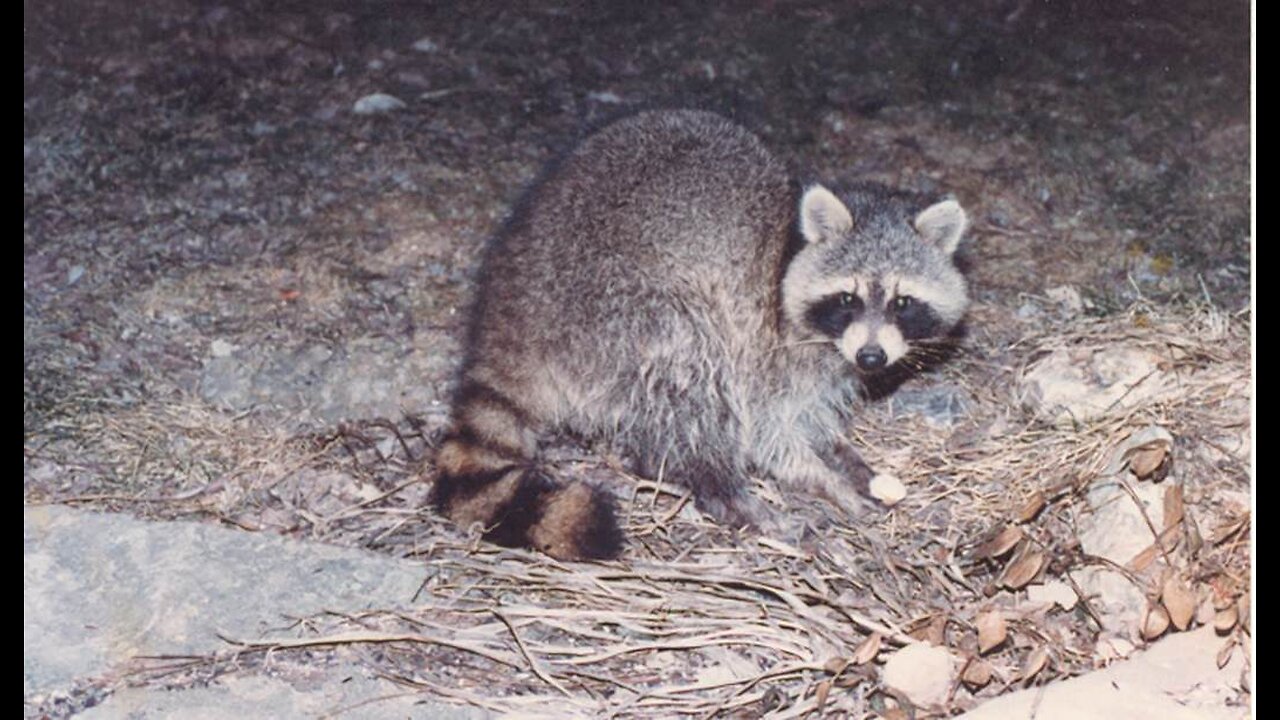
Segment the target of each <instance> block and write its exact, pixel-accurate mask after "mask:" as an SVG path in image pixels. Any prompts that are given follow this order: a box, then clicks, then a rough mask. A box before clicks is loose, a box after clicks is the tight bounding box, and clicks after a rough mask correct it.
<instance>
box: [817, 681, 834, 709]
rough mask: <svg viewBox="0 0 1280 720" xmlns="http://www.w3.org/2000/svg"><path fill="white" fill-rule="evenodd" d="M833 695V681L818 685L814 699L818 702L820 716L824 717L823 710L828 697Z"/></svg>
mask: <svg viewBox="0 0 1280 720" xmlns="http://www.w3.org/2000/svg"><path fill="white" fill-rule="evenodd" d="M830 694H831V681H830V680H823V681H822V682H820V683H818V686H817V688H816V689H815V690H814V692H813V699H814V700H815V701H817V705H818V715H819V716H821V715H822V708H823V706H824V705H826V704H827V696H828V695H830Z"/></svg>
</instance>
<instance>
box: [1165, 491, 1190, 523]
mask: <svg viewBox="0 0 1280 720" xmlns="http://www.w3.org/2000/svg"><path fill="white" fill-rule="evenodd" d="M1184 515H1186V506H1185V505H1183V503H1182V485H1181V484H1180V483H1179V484H1176V485H1170V486H1169V487H1168V488H1167V489H1166V490H1165V491H1164V529H1166V530H1168V529H1169V528H1171V527H1173V526H1174V525H1177V524H1178V523H1180V522H1182V518H1183V516H1184Z"/></svg>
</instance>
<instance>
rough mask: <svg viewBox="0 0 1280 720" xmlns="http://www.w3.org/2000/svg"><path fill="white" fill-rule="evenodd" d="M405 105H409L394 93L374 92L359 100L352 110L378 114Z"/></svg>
mask: <svg viewBox="0 0 1280 720" xmlns="http://www.w3.org/2000/svg"><path fill="white" fill-rule="evenodd" d="M405 107H407V106H406V105H405V102H404V101H403V100H401V99H400V98H398V97H395V96H394V95H387V94H386V93H373V94H372V95H365V96H364V97H362V98H360V99H359V100H357V101H356V104H355V106H353V107H352V108H351V110H352V112H354V113H355V114H357V115H377V114H379V113H387V112H391V111H393V110H402V109H404V108H405Z"/></svg>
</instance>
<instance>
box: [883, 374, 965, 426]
mask: <svg viewBox="0 0 1280 720" xmlns="http://www.w3.org/2000/svg"><path fill="white" fill-rule="evenodd" d="M889 404H890V407H891V408H892V409H893V413H894V414H895V415H899V414H902V415H917V416H919V417H922V418H924V420H925V422H927V423H929V424H930V425H932V426H934V427H940V428H947V427H951V426H953V425H955V424H956V423H957V422H959V421H960V420H963V419H964V418H966V417H968V416H969V395H968V393H967V392H965V390H964V389H963V388H960V387H958V386H956V385H951V384H944V385H936V386H933V387H928V388H924V389H919V390H917V389H915V388H905V389H903V390H899V391H898V392H896V393H894V394H893V396H892V397H891V398H890V399H889Z"/></svg>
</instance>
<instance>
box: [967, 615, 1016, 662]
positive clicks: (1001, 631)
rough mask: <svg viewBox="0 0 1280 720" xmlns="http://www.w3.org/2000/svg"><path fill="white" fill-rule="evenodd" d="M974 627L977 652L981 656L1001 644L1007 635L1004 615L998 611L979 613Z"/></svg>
mask: <svg viewBox="0 0 1280 720" xmlns="http://www.w3.org/2000/svg"><path fill="white" fill-rule="evenodd" d="M974 625H977V626H978V652H979V653H981V654H983V655H986V654H987V653H988V652H989V651H990V650H991V649H992V648H994V647H996V646H998V645H1000V643H1003V642H1004V641H1005V638H1006V637H1008V635H1009V630H1008V626H1007V625H1006V624H1005V621H1004V615H1003V614H1002V613H1001V612H1000V611H999V610H987V611H985V612H981V613H979V614H978V617H977V618H976V619H975V620H974Z"/></svg>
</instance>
